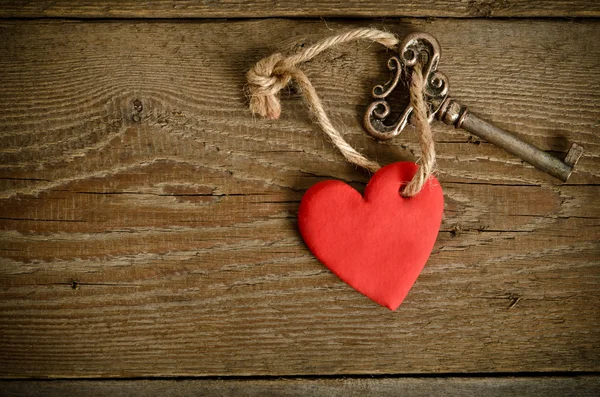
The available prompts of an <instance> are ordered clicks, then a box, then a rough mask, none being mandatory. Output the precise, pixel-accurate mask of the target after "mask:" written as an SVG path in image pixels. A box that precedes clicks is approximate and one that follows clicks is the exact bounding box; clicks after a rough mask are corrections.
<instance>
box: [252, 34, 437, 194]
mask: <svg viewBox="0 0 600 397" xmlns="http://www.w3.org/2000/svg"><path fill="white" fill-rule="evenodd" d="M354 40H370V41H374V42H377V43H379V44H382V45H384V46H385V47H387V48H390V49H393V48H395V47H396V46H397V45H398V42H399V40H398V38H397V37H396V36H395V35H393V34H391V33H388V32H383V31H381V30H378V29H370V28H361V29H355V30H351V31H348V32H346V33H342V34H339V35H336V36H332V37H328V38H326V39H324V40H321V41H319V42H317V43H315V44H313V45H311V46H309V47H307V48H305V49H303V50H302V51H300V52H298V53H296V54H294V55H290V56H288V57H286V56H284V55H282V54H281V53H275V54H272V55H270V56H268V57H266V58H263V59H261V60H260V61H258V62H257V63H256V65H254V67H253V68H252V69H251V70H250V71H248V73H247V75H246V78H247V80H248V86H247V89H248V94H249V97H250V110H251V111H252V113H253V114H258V115H260V116H262V117H264V118H267V119H278V118H279V116H280V115H281V102H280V101H279V92H280V91H281V90H282V89H283V88H285V87H286V86H287V85H288V83H289V82H290V81H291V80H292V79H293V80H295V81H296V83H297V84H298V86H299V87H300V89H301V91H302V93H303V95H304V97H305V100H306V102H307V103H308V107H309V109H310V111H311V112H312V113H313V115H314V117H315V118H316V120H317V123H319V125H320V126H321V128H322V129H323V131H324V132H325V133H326V134H327V136H328V137H329V138H330V139H331V141H332V142H333V144H334V145H335V146H336V147H337V148H338V149H339V150H340V152H341V153H342V155H343V156H344V157H345V158H346V160H348V161H349V162H350V163H352V164H356V165H358V166H361V167H363V168H366V169H367V170H369V171H371V172H376V171H377V170H378V169H379V168H381V166H380V165H379V164H377V163H376V162H374V161H372V160H369V159H368V158H366V157H365V156H363V155H362V154H360V153H359V152H357V151H356V150H355V149H354V148H353V147H352V146H350V144H349V143H348V142H346V140H345V139H344V138H343V137H342V135H341V134H340V132H339V131H338V130H337V129H336V128H335V127H334V126H333V124H332V123H331V120H329V117H328V116H327V113H325V110H324V108H323V104H322V102H321V99H320V98H319V96H318V95H317V92H316V91H315V88H314V87H313V85H312V83H311V82H310V80H309V79H308V77H307V76H306V74H305V73H304V72H303V71H302V70H300V69H299V68H298V67H297V66H296V65H298V64H301V63H303V62H306V61H310V60H311V59H313V58H314V57H315V56H317V55H319V54H320V53H321V52H323V51H325V50H327V49H329V48H331V47H334V46H337V45H340V44H342V43H346V42H350V41H354ZM424 89H425V80H424V77H423V68H422V66H421V65H420V64H417V65H416V66H415V67H414V69H413V72H412V74H411V81H410V104H411V106H412V108H413V111H412V116H411V122H412V124H413V125H414V126H415V128H416V130H417V132H418V134H419V146H420V148H421V159H420V160H419V164H420V167H419V169H418V171H417V173H416V174H415V176H414V177H413V179H412V180H411V181H410V182H409V183H408V184H407V185H406V186H405V187H404V189H403V190H402V195H403V196H404V197H412V196H414V195H416V194H417V193H419V192H420V191H421V189H422V188H423V186H424V185H425V182H426V181H427V179H428V178H429V176H431V174H432V173H433V171H434V168H435V147H434V141H433V135H432V133H431V128H430V126H429V121H428V119H427V107H426V105H425V98H424V96H423V95H424Z"/></svg>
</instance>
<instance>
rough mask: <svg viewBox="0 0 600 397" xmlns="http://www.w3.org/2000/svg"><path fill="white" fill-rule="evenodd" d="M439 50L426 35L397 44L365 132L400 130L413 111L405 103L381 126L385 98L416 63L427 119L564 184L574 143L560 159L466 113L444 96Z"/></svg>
mask: <svg viewBox="0 0 600 397" xmlns="http://www.w3.org/2000/svg"><path fill="white" fill-rule="evenodd" d="M440 55H441V49H440V46H439V43H438V42H437V40H436V39H435V38H434V37H433V36H431V35H429V34H427V33H412V34H410V35H408V36H407V37H406V38H405V39H404V40H403V41H402V43H401V44H400V46H399V50H398V55H394V56H392V57H391V58H390V60H389V61H388V68H389V69H390V70H391V71H392V72H393V73H394V75H393V77H392V78H391V79H390V80H389V81H388V82H387V83H385V84H383V85H378V86H376V87H375V88H374V89H373V97H374V98H375V101H373V102H372V103H371V105H370V106H369V107H368V109H367V113H366V114H365V119H364V124H365V128H366V130H367V131H368V132H369V133H370V134H371V135H372V136H374V137H375V138H377V139H382V140H386V139H391V138H393V137H395V136H396V135H398V134H400V132H401V131H402V130H403V129H404V127H405V126H406V124H407V123H408V120H409V117H410V115H411V113H412V111H413V108H412V107H411V106H410V105H409V106H408V107H407V108H406V109H405V111H404V113H403V114H401V115H400V116H399V117H398V118H397V119H396V120H395V122H393V123H392V124H387V123H385V121H386V118H387V117H388V116H389V115H390V114H391V113H392V112H391V107H390V105H389V103H388V102H387V100H386V98H387V96H389V95H390V94H391V93H392V91H394V89H395V88H396V86H397V85H398V83H399V82H400V81H402V80H403V79H402V78H401V74H402V73H407V72H408V71H410V70H412V69H413V68H414V67H415V66H416V65H417V64H418V65H420V67H422V69H423V76H426V83H425V90H424V96H425V99H426V102H427V106H428V108H429V109H428V111H429V121H430V122H432V121H433V120H434V118H437V119H439V120H442V121H443V122H444V123H446V124H449V125H454V126H455V127H456V128H462V129H465V130H466V131H468V132H470V133H471V134H473V135H476V136H478V137H480V138H482V139H484V140H486V141H487V142H490V143H492V144H494V145H496V146H498V147H500V148H502V149H504V150H506V151H507V152H508V153H511V154H512V155H515V156H517V157H519V158H521V159H522V160H523V161H526V162H528V163H529V164H531V165H533V166H534V167H536V168H537V169H539V170H542V171H544V172H547V173H548V174H550V175H552V176H554V177H556V178H558V179H560V180H562V181H563V182H566V181H567V179H569V176H570V175H571V173H572V172H573V167H574V166H575V164H576V163H577V161H578V160H579V158H580V157H581V155H582V153H583V147H581V146H580V145H578V144H576V143H573V144H572V145H571V147H570V149H569V151H568V152H567V155H566V157H565V160H564V161H561V160H559V159H557V158H556V157H554V156H552V155H550V154H548V153H546V152H544V151H543V150H541V149H539V148H537V147H535V146H534V145H532V144H530V143H528V142H526V141H524V140H522V139H521V138H519V137H517V136H515V135H513V134H511V133H509V132H506V131H504V130H503V129H501V128H498V127H496V126H494V125H493V124H490V123H488V122H486V121H484V120H482V119H480V118H479V117H477V116H475V115H474V114H473V113H471V112H470V111H469V110H468V109H467V108H466V107H465V106H463V105H461V104H460V103H458V102H457V101H456V100H454V99H452V98H450V97H448V87H449V84H448V78H447V77H446V76H445V75H444V74H443V73H441V72H439V71H438V70H437V66H438V63H439V59H440Z"/></svg>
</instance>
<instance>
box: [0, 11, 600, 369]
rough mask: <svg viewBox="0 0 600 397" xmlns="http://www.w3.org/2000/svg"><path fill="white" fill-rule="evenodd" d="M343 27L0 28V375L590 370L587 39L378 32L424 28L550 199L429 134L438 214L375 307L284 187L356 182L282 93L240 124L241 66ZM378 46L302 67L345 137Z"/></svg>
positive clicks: (486, 154) (595, 74)
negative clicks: (573, 157) (533, 151)
mask: <svg viewBox="0 0 600 397" xmlns="http://www.w3.org/2000/svg"><path fill="white" fill-rule="evenodd" d="M357 26H364V23H358V22H341V21H339V22H336V23H333V24H328V25H325V24H324V23H323V22H320V21H297V20H295V21H294V20H276V19H275V20H264V21H257V20H250V21H239V22H193V23H192V22H181V23H179V22H156V21H155V22H133V21H124V22H103V21H97V22H87V23H82V22H74V21H71V22H69V21H28V22H17V21H15V22H10V21H4V22H2V23H0V36H1V37H4V38H6V40H3V41H2V42H0V70H2V73H1V74H0V92H1V93H2V94H1V95H0V188H1V190H0V197H1V199H0V200H1V201H0V218H1V219H0V250H1V252H2V258H1V266H0V286H1V288H0V376H2V377H136V376H181V375H190V376H211V375H216V376H219V375H240V376H241V375H299V374H402V373H457V372H461V373H462V372H464V373H469V372H497V371H501V372H515V371H598V370H599V369H600V343H599V342H600V331H599V329H600V327H599V326H600V313H599V311H600V309H599V308H600V305H599V304H600V267H599V256H600V255H599V254H600V243H599V240H600V221H599V215H600V204H599V202H598V199H597V197H598V195H600V138H599V137H598V125H599V120H600V94H599V92H600V87H599V83H600V68H599V67H598V60H599V59H600V40H599V38H600V37H599V31H600V30H599V29H598V28H599V23H598V22H597V21H587V22H564V21H562V22H559V21H540V20H537V21H500V20H497V21H496V20H435V21H423V20H395V21H389V22H388V23H387V24H385V25H381V24H379V25H377V26H378V27H383V28H386V29H390V30H391V31H394V32H396V33H398V34H399V35H405V34H406V33H408V32H410V31H414V30H424V31H428V32H430V33H432V34H433V35H435V36H436V37H438V39H439V40H440V42H441V45H442V48H443V49H444V53H443V55H442V60H441V66H440V69H441V70H442V71H444V72H445V73H446V74H447V75H448V76H449V77H450V84H451V91H452V93H453V95H454V96H456V97H457V98H458V99H460V100H461V101H462V102H464V103H465V104H466V105H469V106H470V107H471V109H472V110H473V111H474V112H476V113H478V114H479V115H481V116H484V117H486V118H488V119H489V120H491V121H493V122H496V123H497V124H498V125H500V126H502V127H505V128H506V129H508V130H511V131H519V133H520V134H521V136H523V137H525V139H527V140H529V141H531V142H532V143H534V144H536V145H538V146H539V147H541V148H543V149H544V150H549V151H553V152H554V153H555V154H557V155H561V153H562V154H563V155H564V152H565V151H566V149H567V148H568V145H569V142H572V141H574V142H578V143H580V144H582V145H583V146H584V147H585V150H586V151H585V154H584V157H583V158H582V159H581V161H580V163H579V164H578V166H577V171H576V172H575V174H574V175H573V176H572V177H571V179H570V180H569V183H568V184H560V183H559V182H557V181H556V180H554V179H553V178H552V177H550V176H548V175H545V174H543V173H541V172H538V171H536V170H535V169H533V168H532V167H530V166H528V165H525V164H522V163H521V162H520V161H519V160H517V159H515V158H513V157H511V156H510V155H508V154H507V153H505V152H503V151H502V150H500V149H498V148H495V147H493V146H491V145H489V144H487V143H480V142H477V141H475V140H473V139H470V138H469V136H468V135H466V134H465V133H463V132H461V131H458V130H454V129H452V128H450V127H447V126H444V125H441V124H439V123H438V124H435V126H434V131H435V137H436V141H437V149H438V153H439V169H440V170H439V175H438V176H439V180H440V182H441V183H442V185H443V187H444V192H445V200H446V209H445V219H444V221H443V225H442V231H441V233H440V236H439V239H438V241H437V243H436V246H435V249H434V252H433V254H432V257H431V259H430V261H429V263H428V265H427V266H426V268H425V270H424V272H423V274H422V275H421V277H420V278H419V280H418V281H417V283H416V284H415V286H414V288H413V290H412V291H411V293H410V294H409V296H408V298H407V299H406V301H405V302H404V303H403V305H402V306H401V307H400V309H399V310H398V311H397V312H390V311H388V310H387V309H384V308H381V307H378V306H377V305H375V304H373V303H372V302H370V301H369V300H368V299H366V298H365V297H363V296H362V295H360V294H358V293H356V292H355V291H353V290H352V289H351V288H349V287H347V286H346V285H345V284H344V283H342V282H341V281H339V280H338V279H337V278H336V277H335V276H334V275H332V274H331V273H330V272H328V271H327V270H326V269H325V268H324V267H323V266H322V265H321V264H319V263H318V262H317V261H316V260H315V259H314V258H313V257H312V256H311V254H310V252H309V251H308V250H307V249H306V247H305V246H304V244H303V243H302V240H301V238H300V236H299V234H298V232H297V227H296V221H295V215H296V212H297V209H298V203H299V201H300V199H301V197H302V194H303V192H304V191H305V190H306V189H307V188H308V187H310V186H311V185H312V184H314V183H316V182H318V181H321V180H324V179H329V178H337V179H341V180H345V181H348V182H349V183H351V184H352V185H353V186H355V187H356V188H358V189H359V190H362V189H364V185H365V183H366V181H367V180H368V175H367V174H366V173H364V172H362V171H361V170H358V169H356V168H355V167H353V166H351V165H349V164H347V163H345V162H344V161H343V160H342V157H341V155H340V154H339V153H338V152H337V151H336V150H334V148H333V147H332V145H331V144H330V143H329V142H327V140H326V139H325V138H324V137H323V136H322V133H321V132H320V131H319V129H318V127H317V126H315V125H314V124H313V123H312V121H311V120H310V117H309V114H308V112H307V110H306V108H305V105H304V104H303V103H302V100H301V98H300V95H299V94H297V93H294V92H293V91H291V92H290V93H288V94H285V95H284V98H283V115H282V119H281V120H277V121H263V120H258V119H253V117H252V116H251V115H250V113H249V111H248V110H247V104H246V99H245V97H244V94H243V86H244V84H245V82H244V73H245V71H246V70H248V69H249V68H250V67H251V66H252V65H253V64H254V63H255V62H256V61H257V60H258V59H260V58H261V57H263V56H266V55H268V54H270V53H271V52H273V51H275V50H282V51H294V49H298V48H299V47H301V46H303V45H305V44H306V43H310V42H313V41H315V40H317V39H319V38H322V37H325V36H327V35H329V34H331V32H332V31H331V30H330V29H333V31H339V30H341V29H346V28H351V27H357ZM388 56H389V53H386V52H385V50H383V49H382V48H380V47H378V46H376V45H366V44H364V43H356V44H353V45H345V46H343V47H340V48H338V49H334V50H332V51H329V52H327V53H324V54H322V55H321V56H320V57H319V58H318V59H316V60H314V61H313V62H311V63H309V64H306V65H305V70H306V72H307V73H308V75H309V77H310V78H311V79H312V81H313V83H314V85H315V87H316V89H317V91H318V92H319V93H320V94H321V96H322V98H323V101H324V103H325V105H326V106H327V108H328V110H329V112H330V115H331V116H332V119H333V120H334V121H335V122H336V123H338V124H339V125H341V126H343V127H344V128H343V129H344V131H345V134H346V136H347V137H348V139H349V141H350V142H351V143H352V144H353V145H355V147H357V148H358V149H359V150H360V151H362V152H364V153H366V154H367V155H368V156H370V157H371V158H376V159H377V160H378V161H380V162H381V163H390V162H393V161H397V160H402V159H414V158H415V156H418V144H417V141H416V138H415V136H414V133H412V132H410V131H409V132H407V133H405V134H403V136H401V137H400V138H398V139H396V140H394V141H391V142H388V143H383V144H379V143H377V142H375V141H374V140H372V139H369V138H367V137H366V134H365V133H364V132H363V130H362V128H361V126H360V119H361V117H362V114H363V112H364V110H365V108H366V105H367V104H368V101H369V92H370V90H371V88H372V86H373V85H374V84H376V83H380V82H382V81H384V80H385V79H386V78H387V73H386V71H385V62H386V60H387V57H388Z"/></svg>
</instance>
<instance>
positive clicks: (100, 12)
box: [0, 0, 600, 18]
mask: <svg viewBox="0 0 600 397" xmlns="http://www.w3.org/2000/svg"><path fill="white" fill-rule="evenodd" d="M599 16H600V3H599V2H597V1H589V0H538V1H531V0H502V1H496V0H468V1H464V0H441V1H437V0H436V1H431V0H430V1H412V0H400V1H398V0H384V1H362V0H316V1H296V0H294V1H292V0H283V1H277V0H257V1H249V0H229V1H215V0H211V1H196V0H158V1H136V0H124V1H123V0H86V1H85V2H82V1H78V0H40V1H26V2H24V1H18V0H0V17H3V18H39V17H54V18H259V17H317V18H318V17H371V18H382V17H458V18H463V17H467V18H468V17H596V18H597V17H599Z"/></svg>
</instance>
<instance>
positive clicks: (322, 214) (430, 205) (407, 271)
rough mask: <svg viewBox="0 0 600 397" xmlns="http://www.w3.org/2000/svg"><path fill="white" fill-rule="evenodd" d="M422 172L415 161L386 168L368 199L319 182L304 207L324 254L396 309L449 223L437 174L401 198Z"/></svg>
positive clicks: (305, 233) (311, 240)
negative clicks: (402, 189) (445, 219)
mask: <svg viewBox="0 0 600 397" xmlns="http://www.w3.org/2000/svg"><path fill="white" fill-rule="evenodd" d="M416 171H417V165H416V164H414V163H410V162H402V163H394V164H390V165H388V166H386V167H383V168H382V169H380V170H379V171H377V173H375V175H373V177H372V178H371V180H370V181H369V184H368V185H367V188H366V189H365V195H364V198H363V197H362V196H361V195H360V193H359V192H357V191H356V190H354V189H353V188H352V187H351V186H349V185H347V184H346V183H344V182H341V181H324V182H320V183H317V184H316V185H314V186H313V187H311V188H310V189H309V190H308V191H307V192H306V193H305V194H304V197H303V198H302V202H301V203H300V209H299V211H298V225H299V228H300V233H301V234H302V237H303V238H304V241H305V242H306V245H307V246H308V248H309V249H310V250H311V251H312V253H313V254H314V255H315V256H316V257H317V259H319V261H321V262H322V263H323V264H324V265H325V266H327V267H328V268H329V269H330V270H331V271H332V272H334V273H335V274H336V275H337V276H338V277H339V278H341V279H342V280H343V281H345V282H346V283H348V284H349V285H350V286H352V287H353V288H354V289H356V290H357V291H359V292H361V293H363V294H364V295H366V296H367V297H369V298H371V299H372V300H373V301H375V302H377V303H379V304H380V305H382V306H385V307H387V308H389V309H390V310H396V309H397V308H398V306H400V304H401V303H402V301H403V300H404V298H405V297H406V295H407V294H408V291H409V290H410V288H411V287H412V285H413V284H414V283H415V281H416V280H417V277H418V276H419V273H421V270H422V269H423V267H424V266H425V263H426V262H427V259H428V258H429V255H430V254H431V250H432V249H433V244H434V243H435V239H436V238H437V235H438V232H439V229H440V224H441V222H442V213H443V210H444V195H443V194H442V188H441V186H440V184H439V182H438V181H437V179H436V178H435V177H433V176H432V177H431V178H430V179H429V180H428V181H427V183H426V184H425V186H424V187H423V189H422V190H421V191H420V192H419V193H418V194H417V195H416V196H414V197H412V198H404V197H402V196H401V195H400V193H399V191H400V187H401V186H402V185H404V184H406V183H407V182H408V181H410V180H411V179H412V177H413V176H414V174H415V173H416Z"/></svg>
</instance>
